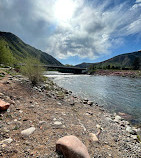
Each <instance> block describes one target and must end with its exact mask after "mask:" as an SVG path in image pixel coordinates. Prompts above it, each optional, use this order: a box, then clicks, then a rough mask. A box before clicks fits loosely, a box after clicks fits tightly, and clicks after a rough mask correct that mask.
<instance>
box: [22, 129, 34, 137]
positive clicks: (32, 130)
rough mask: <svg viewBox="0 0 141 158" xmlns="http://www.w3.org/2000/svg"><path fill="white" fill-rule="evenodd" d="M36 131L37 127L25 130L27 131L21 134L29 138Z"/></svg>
mask: <svg viewBox="0 0 141 158" xmlns="http://www.w3.org/2000/svg"><path fill="white" fill-rule="evenodd" d="M34 131H35V127H30V128H28V129H25V130H23V131H21V134H22V135H24V136H29V135H30V134H32V133H33V132H34Z"/></svg>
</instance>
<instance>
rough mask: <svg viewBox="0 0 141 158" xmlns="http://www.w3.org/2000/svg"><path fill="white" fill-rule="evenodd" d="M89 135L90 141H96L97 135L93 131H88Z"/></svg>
mask: <svg viewBox="0 0 141 158" xmlns="http://www.w3.org/2000/svg"><path fill="white" fill-rule="evenodd" d="M89 136H90V140H91V141H93V142H98V141H99V140H98V138H97V136H96V135H95V134H94V133H89Z"/></svg>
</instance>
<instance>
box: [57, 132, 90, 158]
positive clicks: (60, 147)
mask: <svg viewBox="0 0 141 158" xmlns="http://www.w3.org/2000/svg"><path fill="white" fill-rule="evenodd" d="M56 151H57V152H58V153H61V154H63V156H64V158H90V156H89V154H88V150H87V148H86V146H85V145H84V144H83V143H82V142H81V141H80V140H79V139H78V138H77V137H75V136H73V135H70V136H65V137H62V138H60V139H59V140H58V141H57V142H56Z"/></svg>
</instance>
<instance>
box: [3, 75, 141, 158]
mask: <svg viewBox="0 0 141 158" xmlns="http://www.w3.org/2000/svg"><path fill="white" fill-rule="evenodd" d="M0 87H1V88H0V99H2V100H4V101H6V102H9V103H11V105H10V108H9V109H8V110H7V111H5V112H1V113H0V134H1V135H0V156H1V157H16V158H17V157H41V158H43V157H47V158H55V157H58V155H57V154H56V152H55V143H56V141H57V140H58V139H59V138H61V137H63V136H66V135H75V136H77V137H78V138H79V139H80V140H81V141H82V142H83V143H84V144H85V145H86V147H87V148H88V152H89V154H90V156H91V157H102V158H103V157H106V158H108V157H114V158H122V157H132V158H137V157H141V143H140V142H139V139H138V138H137V135H139V134H140V129H137V128H133V127H131V125H130V124H129V122H127V121H125V120H123V119H122V118H121V117H119V116H118V115H116V114H110V113H108V112H107V111H105V110H104V109H103V108H102V107H100V106H98V105H97V104H95V103H93V104H92V102H90V101H88V100H87V99H83V100H82V99H80V98H78V97H76V96H73V95H72V93H71V92H70V91H66V90H64V89H63V88H61V87H58V86H57V85H56V84H54V83H53V82H52V81H50V80H47V81H46V83H45V84H41V85H39V86H38V87H32V86H31V85H30V82H29V81H28V79H27V78H24V77H23V76H21V75H14V76H13V75H12V76H11V75H8V74H7V75H4V76H3V77H1V80H0ZM30 127H35V131H34V132H33V133H32V134H31V135H30V136H22V134H21V132H22V131H23V130H25V129H27V128H30ZM99 127H100V128H101V129H102V130H101V133H100V134H99V136H98V142H93V141H90V136H89V134H90V133H94V134H96V133H97V132H98V128H99ZM9 138H10V140H11V141H9V142H7V143H4V141H3V140H6V139H9ZM8 143H9V144H8Z"/></svg>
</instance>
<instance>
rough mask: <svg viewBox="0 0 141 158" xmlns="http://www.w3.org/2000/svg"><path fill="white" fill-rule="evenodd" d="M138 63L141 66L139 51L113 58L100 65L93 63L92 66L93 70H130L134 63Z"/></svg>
mask: <svg viewBox="0 0 141 158" xmlns="http://www.w3.org/2000/svg"><path fill="white" fill-rule="evenodd" d="M137 60H138V61H139V64H140V65H141V51H137V52H132V53H126V54H121V55H118V56H115V57H113V58H111V59H108V60H105V61H103V62H100V63H95V64H93V66H94V67H95V68H102V69H107V68H108V69H109V68H113V69H114V68H115V69H116V68H117V69H132V68H133V65H134V62H136V61H137Z"/></svg>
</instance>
